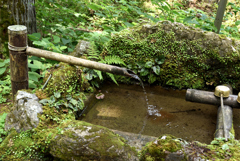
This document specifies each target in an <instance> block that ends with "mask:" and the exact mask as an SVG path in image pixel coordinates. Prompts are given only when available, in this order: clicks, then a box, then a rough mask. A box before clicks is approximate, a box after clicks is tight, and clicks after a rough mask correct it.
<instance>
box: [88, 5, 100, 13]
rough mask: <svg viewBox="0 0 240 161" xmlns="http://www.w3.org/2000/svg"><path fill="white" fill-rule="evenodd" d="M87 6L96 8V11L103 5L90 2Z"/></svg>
mask: <svg viewBox="0 0 240 161" xmlns="http://www.w3.org/2000/svg"><path fill="white" fill-rule="evenodd" d="M87 6H88V7H89V8H91V9H92V10H95V11H97V10H100V9H101V6H99V5H95V4H88V5H87Z"/></svg>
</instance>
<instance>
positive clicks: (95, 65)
mask: <svg viewBox="0 0 240 161" xmlns="http://www.w3.org/2000/svg"><path fill="white" fill-rule="evenodd" d="M26 53H27V55H32V56H37V57H43V58H46V59H52V60H56V61H60V62H65V63H68V64H72V65H78V66H84V67H87V68H91V69H97V70H100V71H104V72H109V73H113V74H118V75H124V76H128V77H133V78H134V76H135V73H134V72H133V71H131V70H129V69H126V68H120V67H117V66H113V65H108V64H103V63H99V62H95V61H90V60H86V59H81V58H77V57H74V56H69V55H63V54H59V53H56V52H51V51H46V50H41V49H36V48H32V47H27V50H26Z"/></svg>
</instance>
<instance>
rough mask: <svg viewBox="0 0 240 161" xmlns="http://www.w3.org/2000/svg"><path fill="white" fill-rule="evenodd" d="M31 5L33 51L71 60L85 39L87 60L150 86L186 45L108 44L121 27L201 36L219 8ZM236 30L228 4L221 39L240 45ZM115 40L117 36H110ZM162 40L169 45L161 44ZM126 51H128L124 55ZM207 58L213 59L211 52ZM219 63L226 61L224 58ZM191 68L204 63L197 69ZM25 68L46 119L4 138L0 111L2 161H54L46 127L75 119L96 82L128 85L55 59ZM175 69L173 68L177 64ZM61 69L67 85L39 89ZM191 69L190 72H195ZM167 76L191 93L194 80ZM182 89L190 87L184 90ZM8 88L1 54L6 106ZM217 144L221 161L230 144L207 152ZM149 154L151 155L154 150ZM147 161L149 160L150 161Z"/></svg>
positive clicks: (236, 14)
mask: <svg viewBox="0 0 240 161" xmlns="http://www.w3.org/2000/svg"><path fill="white" fill-rule="evenodd" d="M35 6H36V13H37V25H38V33H33V34H31V35H28V37H29V39H30V40H31V41H33V44H34V45H35V46H36V47H37V48H41V49H45V50H50V51H55V52H58V53H62V54H70V53H71V52H74V48H75V46H76V45H77V43H78V41H79V40H87V41H90V42H91V47H90V49H89V54H88V55H84V57H85V58H87V59H91V60H95V61H99V62H102V63H106V64H114V65H118V66H122V67H126V68H129V69H131V70H133V71H134V72H135V73H137V74H138V75H139V76H140V78H141V79H142V80H143V81H144V82H145V83H149V84H153V83H158V82H159V81H160V80H159V77H158V76H159V75H160V74H161V73H162V74H164V75H166V77H167V76H168V75H169V73H168V72H172V71H171V70H169V71H168V72H166V71H164V70H162V68H163V67H166V66H167V67H169V68H172V66H174V64H176V62H169V61H166V58H168V56H170V55H171V54H172V52H173V51H176V49H177V48H178V50H185V49H186V47H187V46H189V45H190V46H191V44H189V42H187V41H185V42H184V44H183V45H182V46H181V48H180V49H179V44H178V42H177V41H174V42H171V40H170V38H172V37H173V35H172V34H171V33H170V34H168V35H165V37H162V39H161V35H147V36H146V37H144V35H141V34H139V35H134V37H135V36H137V37H139V39H136V40H134V43H133V40H132V36H133V35H125V36H127V37H128V38H127V39H125V40H124V42H120V43H122V44H124V45H122V46H109V45H110V44H111V43H112V44H114V43H119V42H118V41H122V40H121V39H118V37H119V36H121V35H120V34H119V32H121V31H122V32H124V29H126V28H128V27H135V28H136V29H137V27H138V26H139V25H140V24H144V23H146V22H157V21H163V20H168V21H171V22H180V23H183V24H186V25H188V26H192V27H194V28H200V29H202V30H205V31H216V28H215V27H214V18H215V13H216V8H217V5H216V4H214V5H207V3H204V2H201V3H200V5H197V4H194V3H192V2H191V1H186V0H151V1H144V0H133V1H128V0H119V1H112V0H105V1H104V2H103V1H101V0H94V1H91V2H89V1H88V0H82V1H79V0H71V1H69V0H56V1H53V0H36V4H35ZM209 10H210V12H209ZM212 11H214V12H212ZM239 25H240V5H239V4H238V3H236V1H234V0H232V1H230V2H229V3H228V6H227V12H226V15H225V17H224V22H223V26H222V28H221V30H220V34H222V35H223V36H228V37H233V38H235V39H240V32H239V29H240V26H239ZM133 34H135V33H133ZM112 35H115V36H114V37H112ZM142 37H144V39H142ZM163 38H164V39H167V40H169V41H164V40H163ZM140 40H141V41H140ZM114 41H115V42H114ZM160 43H161V44H164V47H163V48H161V50H160V49H158V47H159V44H160ZM194 43H195V44H196V43H197V42H194ZM153 44H154V45H153ZM192 45H194V44H192ZM146 47H147V48H146ZM129 48H131V50H128V49H129ZM142 48H144V51H143V50H141V49H142ZM168 49H169V50H168ZM3 51H5V50H3ZM146 51H147V52H146ZM207 52H208V51H206V53H207ZM113 53H114V54H113ZM206 53H205V54H206ZM5 55H6V54H5ZM173 56H175V57H177V58H178V59H176V61H177V63H179V62H180V61H183V60H184V61H183V63H189V62H188V61H189V60H193V59H194V58H192V57H191V58H190V57H184V55H181V54H180V52H176V55H173ZM212 56H213V57H214V53H213V55H212ZM200 59H204V57H200ZM219 61H223V63H224V60H219ZM196 65H202V64H201V63H197V64H196ZM63 66H64V67H63ZM28 67H29V87H30V88H32V89H34V91H35V92H36V94H37V95H38V97H39V98H40V99H42V100H41V102H42V104H43V105H44V114H43V115H41V117H40V119H41V122H40V125H39V126H38V128H37V129H35V130H32V131H26V132H22V133H20V134H17V133H16V132H11V133H10V135H8V136H7V132H6V131H4V119H5V117H6V114H5V113H4V114H3V113H2V114H1V115H0V143H1V142H2V143H1V146H0V154H1V155H0V156H1V158H0V160H4V159H6V158H7V159H9V160H23V159H32V158H34V159H41V160H44V159H45V160H48V159H49V158H50V159H49V160H51V156H48V154H49V153H48V145H49V143H50V140H51V138H53V134H52V131H51V130H49V129H50V128H54V130H57V131H58V133H61V132H62V130H61V127H60V126H59V125H60V124H64V122H67V121H69V120H73V119H74V118H73V113H74V112H75V111H77V110H79V109H80V110H82V108H83V106H84V105H83V100H84V97H85V96H84V94H83V92H85V93H86V92H92V91H93V87H99V83H100V82H101V81H103V80H106V79H109V78H110V79H111V80H113V81H114V82H115V83H117V81H124V82H130V78H123V77H122V76H114V75H113V74H110V73H102V72H100V71H97V70H92V69H87V68H82V67H81V68H79V69H76V68H74V67H72V66H69V65H66V66H65V65H62V64H61V63H60V64H59V62H56V61H52V60H46V59H43V58H38V57H33V56H32V57H29V62H28ZM174 67H176V68H177V66H174ZM205 68H207V67H205ZM59 69H63V70H62V71H61V70H60V72H59V73H61V74H62V73H64V81H62V80H60V81H62V82H64V83H63V84H58V85H57V83H60V81H59V77H56V79H55V80H53V79H52V80H50V82H49V85H48V86H47V88H46V89H44V90H43V91H42V90H40V89H41V88H42V86H43V84H44V82H45V81H46V77H48V76H49V75H50V74H51V71H58V70H59ZM64 69H65V70H66V69H69V72H63V71H64ZM70 69H71V70H70ZM191 70H193V71H194V70H195V69H194V67H193V68H191ZM49 71H50V72H49ZM194 72H195V74H196V75H198V74H201V71H194ZM55 73H56V72H55ZM185 73H186V72H185ZM78 74H79V75H78ZM171 74H176V75H179V77H180V78H181V79H180V78H179V79H172V81H169V82H167V81H165V82H164V80H161V81H162V82H164V83H165V84H164V85H169V86H174V87H177V88H185V87H189V84H191V83H192V82H193V81H195V82H196V81H197V80H194V75H189V74H188V75H184V74H183V73H171ZM56 75H57V74H56ZM44 77H45V78H44ZM61 79H62V78H61ZM182 79H185V81H182ZM88 81H89V82H88ZM62 82H61V83H62ZM183 83H187V85H186V84H183ZM224 83H225V82H224ZM230 83H232V82H230ZM192 88H202V82H201V81H200V82H197V83H195V86H192ZM10 89H11V80H10V70H9V58H8V57H7V56H5V58H4V59H1V60H0V103H5V102H7V101H8V100H10V99H9V97H10V96H11V90H10ZM2 111H3V110H2ZM57 128H58V129H57ZM5 137H8V138H9V139H5V140H10V142H7V141H5V142H4V141H3V140H4V138H5ZM19 138H20V139H19ZM217 144H219V145H220V146H221V147H222V150H221V151H220V154H219V153H218V154H219V155H221V156H220V157H221V158H224V156H223V154H222V153H224V152H226V151H227V152H228V153H230V152H229V151H230V150H231V145H230V144H229V145H228V146H227V145H225V144H223V143H222V141H221V140H217V141H216V142H213V143H212V146H216V145H217ZM238 144H239V143H236V144H235V142H234V143H232V145H233V146H234V147H235V145H236V146H238ZM152 145H154V144H152ZM173 145H174V146H175V147H176V148H178V147H179V145H178V144H175V143H174V144H173ZM16 147H17V148H18V149H17V150H16V149H15V148H16ZM229 149H230V150H229ZM148 150H151V149H148ZM153 150H154V149H153ZM170 150H171V149H170ZM146 151H147V150H146ZM153 152H154V155H155V154H156V153H155V152H156V151H153ZM231 152H232V151H231ZM28 157H30V158H28ZM216 157H219V156H216ZM148 158H150V159H151V157H150V156H149V157H148Z"/></svg>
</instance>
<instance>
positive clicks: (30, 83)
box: [28, 80, 37, 88]
mask: <svg viewBox="0 0 240 161" xmlns="http://www.w3.org/2000/svg"><path fill="white" fill-rule="evenodd" d="M28 83H29V88H37V86H36V84H35V83H34V81H33V80H29V81H28Z"/></svg>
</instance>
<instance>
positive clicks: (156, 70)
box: [152, 66, 160, 75]
mask: <svg viewBox="0 0 240 161" xmlns="http://www.w3.org/2000/svg"><path fill="white" fill-rule="evenodd" d="M152 69H153V72H154V73H155V74H157V75H159V74H160V67H159V66H153V67H152Z"/></svg>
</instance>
